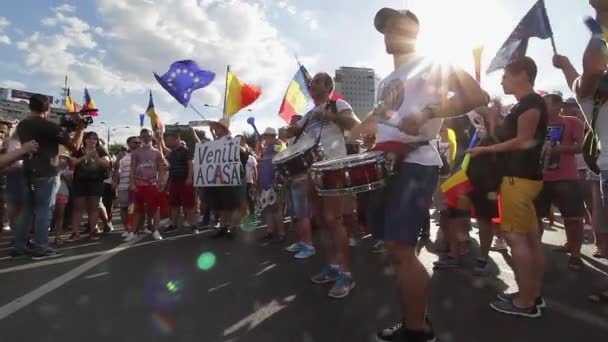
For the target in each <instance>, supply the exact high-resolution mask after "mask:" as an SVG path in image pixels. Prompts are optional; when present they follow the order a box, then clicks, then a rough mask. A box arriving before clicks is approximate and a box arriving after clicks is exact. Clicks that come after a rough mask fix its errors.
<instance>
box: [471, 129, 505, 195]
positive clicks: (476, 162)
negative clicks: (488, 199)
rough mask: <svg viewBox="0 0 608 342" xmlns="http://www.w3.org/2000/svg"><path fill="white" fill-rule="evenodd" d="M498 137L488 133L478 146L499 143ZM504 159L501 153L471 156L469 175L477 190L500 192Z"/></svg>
mask: <svg viewBox="0 0 608 342" xmlns="http://www.w3.org/2000/svg"><path fill="white" fill-rule="evenodd" d="M498 142H499V140H498V138H496V137H494V136H491V135H487V136H486V137H484V138H483V139H481V140H480V142H479V144H477V146H490V145H494V144H496V143H498ZM503 170H504V161H503V157H502V155H501V154H500V153H485V154H481V155H479V156H477V157H475V158H471V161H470V162H469V167H468V169H467V176H468V177H469V181H470V182H471V184H472V185H473V189H474V190H475V191H479V192H482V193H489V192H498V190H499V189H500V184H501V183H502V176H503Z"/></svg>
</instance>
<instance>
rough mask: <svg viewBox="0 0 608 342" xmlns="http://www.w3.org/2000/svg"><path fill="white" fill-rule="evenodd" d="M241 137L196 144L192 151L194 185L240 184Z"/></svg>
mask: <svg viewBox="0 0 608 342" xmlns="http://www.w3.org/2000/svg"><path fill="white" fill-rule="evenodd" d="M240 142H241V138H231V137H225V138H222V139H219V140H214V141H209V142H206V143H203V144H196V150H195V153H194V161H193V166H194V170H193V171H194V172H193V173H194V182H193V183H194V186H195V187H211V186H239V185H241V154H240V149H239V146H240Z"/></svg>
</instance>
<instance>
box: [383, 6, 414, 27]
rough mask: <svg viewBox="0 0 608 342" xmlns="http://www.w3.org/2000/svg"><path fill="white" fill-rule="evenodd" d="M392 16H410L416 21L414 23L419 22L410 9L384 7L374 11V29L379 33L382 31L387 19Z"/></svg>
mask: <svg viewBox="0 0 608 342" xmlns="http://www.w3.org/2000/svg"><path fill="white" fill-rule="evenodd" d="M393 17H401V18H410V19H412V20H413V21H414V22H416V24H420V22H419V21H418V17H417V16H416V15H415V14H414V12H412V11H409V10H396V9H393V8H388V7H384V8H382V9H381V10H379V11H378V13H376V17H375V18H374V26H375V27H376V30H378V32H380V33H384V28H385V27H386V23H387V21H388V19H389V18H393Z"/></svg>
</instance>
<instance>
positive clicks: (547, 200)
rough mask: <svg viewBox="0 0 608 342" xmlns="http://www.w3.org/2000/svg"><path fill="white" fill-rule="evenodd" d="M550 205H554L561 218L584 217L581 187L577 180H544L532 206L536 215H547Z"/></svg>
mask: <svg viewBox="0 0 608 342" xmlns="http://www.w3.org/2000/svg"><path fill="white" fill-rule="evenodd" d="M551 205H555V206H556V207H557V209H559V212H560V213H561V215H562V217H563V218H583V217H585V204H584V198H583V189H582V188H581V183H580V181H579V180H567V181H554V182H544V183H543V190H542V191H541V192H540V194H539V195H538V197H537V198H536V201H534V206H535V207H536V216H538V217H539V218H542V217H548V216H549V211H550V209H551Z"/></svg>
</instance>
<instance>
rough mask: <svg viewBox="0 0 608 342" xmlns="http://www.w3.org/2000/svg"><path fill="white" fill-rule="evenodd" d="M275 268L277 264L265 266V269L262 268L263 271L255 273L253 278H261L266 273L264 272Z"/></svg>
mask: <svg viewBox="0 0 608 342" xmlns="http://www.w3.org/2000/svg"><path fill="white" fill-rule="evenodd" d="M275 267H277V264H272V265H269V266H266V267H264V269H263V270H261V271H259V272H258V273H256V274H255V276H256V277H259V276H261V275H262V274H264V273H266V272H268V271H270V270H271V269H273V268H275Z"/></svg>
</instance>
